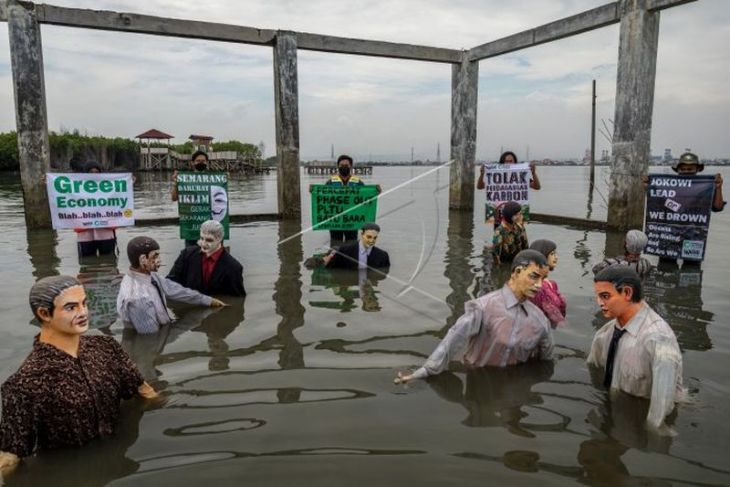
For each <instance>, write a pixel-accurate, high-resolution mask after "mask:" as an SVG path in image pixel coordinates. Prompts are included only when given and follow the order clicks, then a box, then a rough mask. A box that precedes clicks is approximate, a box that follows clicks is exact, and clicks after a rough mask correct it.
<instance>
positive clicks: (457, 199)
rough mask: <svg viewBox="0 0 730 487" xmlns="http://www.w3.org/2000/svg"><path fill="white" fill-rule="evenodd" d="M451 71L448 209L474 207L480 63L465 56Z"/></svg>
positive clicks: (469, 208)
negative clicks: (450, 161) (450, 162)
mask: <svg viewBox="0 0 730 487" xmlns="http://www.w3.org/2000/svg"><path fill="white" fill-rule="evenodd" d="M463 59H464V60H463V61H462V62H461V64H455V65H454V66H453V68H452V71H451V160H452V161H453V163H452V164H451V167H450V168H449V208H451V209H452V210H472V209H473V208H474V161H475V158H476V146H477V93H478V88H479V63H478V62H476V61H469V60H468V59H467V58H466V53H464V57H463Z"/></svg>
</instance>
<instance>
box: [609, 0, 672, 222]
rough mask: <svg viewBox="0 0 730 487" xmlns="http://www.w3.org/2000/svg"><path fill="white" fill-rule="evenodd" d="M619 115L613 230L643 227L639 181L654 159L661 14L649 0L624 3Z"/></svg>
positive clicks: (611, 213) (611, 210) (613, 174)
mask: <svg viewBox="0 0 730 487" xmlns="http://www.w3.org/2000/svg"><path fill="white" fill-rule="evenodd" d="M619 8H620V9H621V10H620V11H621V30H620V38H619V51H618V73H617V79H616V115H615V117H614V123H615V126H614V133H613V145H612V152H613V153H612V162H611V186H610V188H611V189H610V193H609V199H608V219H607V222H608V224H609V225H611V226H613V227H616V228H620V229H627V228H642V227H643V222H644V206H645V190H644V188H643V185H642V183H641V176H642V175H644V174H646V173H647V169H648V166H649V158H650V156H651V117H652V111H653V108H654V79H655V77H656V57H657V47H658V42H659V12H649V11H647V10H646V1H645V0H621V2H620V4H619Z"/></svg>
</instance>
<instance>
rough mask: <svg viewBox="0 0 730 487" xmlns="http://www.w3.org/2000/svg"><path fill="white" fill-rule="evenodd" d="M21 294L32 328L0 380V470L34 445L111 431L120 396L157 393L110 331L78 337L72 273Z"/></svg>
mask: <svg viewBox="0 0 730 487" xmlns="http://www.w3.org/2000/svg"><path fill="white" fill-rule="evenodd" d="M29 301H30V308H31V310H32V312H33V315H34V316H35V318H36V319H37V320H38V322H39V323H40V333H39V334H38V335H36V337H35V339H34V341H33V349H32V351H31V352H30V354H29V355H28V357H27V358H26V359H25V361H24V362H23V364H22V365H21V366H20V368H19V369H18V370H17V372H15V373H14V374H13V375H11V376H10V377H9V378H8V380H7V381H5V383H4V384H3V385H2V403H3V404H2V405H3V407H2V421H0V473H2V474H3V475H4V474H6V473H7V472H8V471H9V470H10V469H12V468H14V467H15V466H16V465H17V464H18V463H19V462H20V460H21V459H22V458H25V457H29V456H31V455H32V454H33V453H35V452H36V450H44V449H53V448H62V447H79V446H81V445H84V444H86V443H89V442H90V441H92V440H94V439H96V438H99V437H105V436H109V435H111V434H112V433H114V430H115V428H116V426H117V423H118V422H119V417H120V410H119V403H120V401H121V400H122V399H131V398H132V397H135V396H140V397H142V398H144V399H156V398H158V397H159V396H158V394H157V392H156V391H155V390H154V389H153V388H152V386H150V385H149V384H148V383H147V382H145V381H144V378H143V377H142V375H141V374H140V373H139V370H138V369H137V366H136V365H134V363H133V362H132V360H131V359H130V358H129V356H128V355H127V354H126V353H125V352H124V350H123V349H122V347H121V346H120V345H119V343H117V341H116V340H115V339H114V338H113V337H107V336H98V335H95V336H84V333H85V332H86V331H87V330H88V328H89V313H88V308H87V307H86V293H85V291H84V287H83V286H82V285H81V283H80V282H79V281H78V280H77V279H75V278H73V277H71V276H52V277H45V278H43V279H40V280H39V281H38V282H36V283H35V284H34V285H33V287H32V288H31V290H30V295H29ZM1 483H2V475H0V484H1Z"/></svg>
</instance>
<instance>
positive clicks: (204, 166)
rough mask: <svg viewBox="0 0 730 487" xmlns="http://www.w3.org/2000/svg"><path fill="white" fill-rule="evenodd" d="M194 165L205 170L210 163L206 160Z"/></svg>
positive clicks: (196, 168)
mask: <svg viewBox="0 0 730 487" xmlns="http://www.w3.org/2000/svg"><path fill="white" fill-rule="evenodd" d="M194 167H195V170H196V171H205V170H206V169H208V165H207V164H206V163H204V162H198V163H197V164H195V166H194Z"/></svg>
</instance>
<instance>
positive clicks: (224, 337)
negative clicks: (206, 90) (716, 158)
mask: <svg viewBox="0 0 730 487" xmlns="http://www.w3.org/2000/svg"><path fill="white" fill-rule="evenodd" d="M428 169H430V168H382V169H380V168H378V169H376V170H375V174H374V175H373V176H372V178H371V179H372V180H373V181H375V182H378V183H380V184H382V185H383V187H384V188H385V189H387V188H392V187H394V186H395V185H397V184H399V183H400V182H403V181H405V180H407V179H409V178H411V177H413V176H415V175H418V174H421V173H422V172H424V171H426V170H428ZM708 169H709V171H714V168H708ZM722 172H723V174H724V175H725V179H726V181H730V171H728V170H723V171H722ZM601 174H602V171H599V178H598V179H599V185H598V192H596V193H595V194H594V195H593V198H592V200H589V196H588V185H587V183H586V181H587V170H586V169H584V168H568V167H565V168H540V178H541V180H542V182H543V187H544V188H545V189H544V190H542V191H540V192H537V193H534V196H533V203H532V207H533V211H535V212H540V213H551V214H562V215H566V216H575V217H586V216H587V215H589V214H590V216H591V217H593V218H597V219H600V218H605V212H606V208H605V207H606V205H605V202H604V200H603V198H602V196H601V195H606V191H605V184H604V182H603V179H604V178H603V177H602V176H601ZM314 181H315V178H312V179H311V180H310V179H308V178H307V176H304V177H303V181H302V184H303V186H306V185H307V184H309V182H314ZM447 182H448V173H447V172H445V171H444V172H442V173H433V174H431V175H429V176H426V177H424V178H421V179H419V180H417V181H416V182H415V183H413V184H412V185H408V186H405V187H404V188H402V189H401V190H399V191H398V192H397V193H395V194H391V195H388V196H386V197H384V198H382V200H381V201H380V210H379V223H380V224H381V226H382V227H383V232H382V234H381V239H380V240H381V242H380V245H381V246H382V247H383V248H385V249H386V250H388V251H389V252H390V255H391V260H392V261H393V264H394V265H393V267H392V269H391V277H390V278H389V279H385V280H376V279H373V280H371V281H369V282H367V283H358V281H357V279H353V278H352V277H351V276H348V275H343V274H331V273H327V272H321V271H319V272H312V271H308V270H306V269H304V267H303V266H302V262H303V260H304V258H306V257H307V256H309V255H311V254H312V253H314V252H315V251H316V250H318V249H320V248H322V247H323V246H324V245H325V244H326V241H327V238H326V232H314V233H312V232H308V233H304V235H303V236H301V237H297V238H294V239H291V240H288V241H287V242H286V243H284V244H282V245H277V242H278V241H280V240H282V239H284V238H286V237H288V236H290V235H292V234H295V233H297V232H299V231H301V230H303V229H306V227H307V226H308V223H309V211H308V209H307V208H305V215H304V218H303V224H302V225H301V226H300V225H298V224H292V223H289V222H281V223H270V222H267V223H260V224H255V223H254V224H247V225H237V226H234V227H233V228H232V231H231V235H232V237H231V240H230V246H231V251H232V253H233V254H234V255H235V256H237V257H238V258H239V259H240V260H241V261H242V263H243V264H244V268H245V271H244V275H245V282H246V289H247V291H248V292H249V295H248V296H247V297H246V298H245V301H244V300H230V301H231V304H232V306H231V307H229V308H225V309H224V310H221V311H218V312H211V311H210V310H207V309H206V310H199V309H180V308H177V309H176V310H175V311H176V313H177V315H178V316H179V317H180V320H179V321H178V322H177V323H176V324H175V325H174V326H172V327H171V328H170V329H169V330H166V332H165V333H164V334H162V335H160V336H154V337H145V336H136V335H129V334H124V333H122V328H121V326H119V324H117V323H115V322H114V315H113V303H114V300H115V292H116V291H115V285H118V283H119V279H120V272H124V270H125V269H126V267H127V263H126V257H125V256H124V254H123V253H122V255H121V256H120V259H119V262H118V263H117V262H116V261H115V260H114V259H111V260H109V259H107V260H98V259H91V260H85V261H84V262H82V263H79V261H78V258H77V256H76V247H75V240H74V238H75V235H74V234H73V232H71V231H67V232H66V231H62V232H58V233H57V235H54V234H53V232H28V231H26V229H25V226H24V223H23V217H22V200H21V196H20V187H19V181H18V180H17V176H12V175H0V218H2V222H3V224H4V225H3V226H4V231H3V232H2V233H0V245H1V248H2V249H3V251H2V252H1V253H0V292H1V293H2V296H3V300H2V302H0V315H1V316H3V318H4V319H3V320H2V321H0V332H1V333H2V337H3V338H2V341H1V342H0V380H5V379H6V378H7V377H8V376H9V375H10V374H11V373H12V372H14V371H15V370H16V369H17V367H18V366H19V364H20V363H21V362H22V360H23V359H24V358H25V356H26V355H27V354H28V352H29V350H30V345H31V341H32V338H33V336H34V335H35V334H36V333H37V328H35V327H34V326H32V325H31V324H29V323H30V321H31V312H30V310H29V309H28V305H27V295H28V289H29V287H30V286H31V284H32V283H33V281H34V280H35V279H36V278H37V277H41V276H45V275H50V274H56V273H64V274H72V275H79V276H80V277H81V278H82V279H83V280H84V281H85V283H86V284H87V286H88V288H89V289H90V294H92V295H93V297H94V309H95V310H96V311H97V312H96V315H95V320H94V326H95V327H96V328H97V330H95V331H94V332H93V333H109V334H112V335H114V336H116V337H117V338H118V339H119V340H120V341H121V342H122V344H123V345H124V347H125V348H126V349H127V350H128V351H129V352H130V354H131V355H132V356H133V357H134V359H135V360H136V362H137V363H138V365H139V367H140V369H141V370H142V371H143V372H144V374H145V376H146V377H148V379H149V380H151V381H152V382H153V383H154V385H155V386H156V387H157V388H159V389H163V390H165V391H166V393H167V394H169V395H170V401H169V403H168V404H167V405H166V406H164V407H163V408H161V409H155V410H146V411H145V410H143V409H142V408H141V407H140V404H139V403H137V402H129V403H126V404H125V406H124V411H125V417H124V420H123V422H122V424H121V425H120V431H119V434H118V435H117V436H115V437H114V438H111V439H107V440H104V441H98V442H95V443H94V444H93V445H89V446H87V447H85V448H81V449H73V450H63V451H56V452H44V453H42V454H40V455H38V456H36V457H34V458H32V459H30V460H29V461H27V462H26V464H25V465H23V466H22V468H20V469H19V470H18V471H17V472H16V473H15V474H14V475H13V476H12V477H11V478H10V479H8V480H6V485H34V486H42V485H67V484H68V485H74V486H78V485H105V484H112V485H120V486H121V485H135V486H139V485H167V484H173V483H174V484H175V485H178V486H179V485H201V484H203V483H204V482H205V483H210V484H211V485H240V484H242V483H244V482H247V483H249V484H250V485H342V484H352V485H375V484H377V485H419V486H425V485H439V486H442V485H446V484H457V483H458V484H459V485H472V484H474V485H476V484H480V485H483V484H485V482H488V483H490V484H494V485H521V484H525V485H528V484H529V485H533V484H535V483H538V482H539V483H541V484H543V485H565V484H569V483H576V482H580V483H585V484H605V485H619V484H632V485H633V484H641V485H647V484H649V485H653V484H659V485H665V484H684V485H687V484H690V485H729V484H730V466H728V464H727V446H728V444H729V443H730V442H729V441H728V439H727V438H728V435H729V434H730V426H729V425H728V422H727V419H726V417H727V413H726V409H727V401H728V399H729V398H730V386H728V383H729V382H730V380H729V379H730V371H729V369H728V354H729V352H730V333H728V319H727V318H726V317H727V316H730V300H729V299H728V298H729V297H730V293H728V291H727V287H726V282H727V276H728V275H730V264H729V263H728V257H730V254H729V253H728V250H727V242H728V241H730V211H726V212H725V213H720V214H713V216H712V220H713V222H712V226H711V232H710V242H709V248H708V251H707V257H706V261H705V263H704V264H703V266H702V270H697V269H694V270H691V271H690V270H684V271H680V270H678V269H661V272H658V273H657V274H656V276H655V277H654V278H653V279H652V280H651V281H650V283H649V285H648V289H647V295H648V300H649V301H650V302H651V304H652V305H653V306H654V307H655V308H656V309H657V311H659V312H660V313H661V314H662V315H663V316H665V318H667V320H668V322H669V323H670V324H671V325H672V326H673V328H674V329H675V332H676V333H677V336H678V339H679V342H680V345H681V347H682V350H683V357H684V378H685V384H686V385H688V386H689V387H690V389H691V390H692V391H693V396H694V399H695V401H694V403H693V404H691V405H682V406H680V407H679V408H678V410H677V413H676V415H675V417H674V419H673V427H674V429H675V430H676V432H677V436H676V437H674V438H658V437H653V436H652V435H648V434H647V433H646V431H645V430H644V428H643V426H642V421H643V418H644V417H645V415H646V402H645V401H642V400H636V399H632V398H628V397H625V398H623V399H621V400H617V401H614V402H612V403H611V404H610V405H609V404H608V403H607V401H606V394H605V393H604V391H603V390H602V389H600V388H596V387H594V386H593V385H592V383H591V380H590V377H589V374H588V370H587V368H586V366H585V363H584V359H585V354H586V351H587V349H588V346H589V344H590V340H591V337H592V335H593V332H594V331H595V327H596V326H597V325H598V324H599V323H600V319H598V320H597V319H596V317H595V313H596V311H597V308H596V306H595V304H594V301H593V297H592V280H591V279H592V274H591V273H590V267H591V265H592V263H594V262H596V261H598V260H599V259H601V258H602V257H603V253H604V250H605V249H606V246H607V245H608V247H609V253H610V254H615V253H618V251H619V247H620V236H616V235H609V236H608V238H607V236H606V235H605V234H604V233H601V232H587V231H583V230H576V229H571V228H564V227H558V226H547V225H541V224H530V225H529V227H528V234H529V237H530V238H531V239H536V238H550V239H553V240H555V241H556V242H558V250H559V253H560V263H559V265H558V269H557V270H556V272H555V273H554V274H553V277H554V278H555V280H557V282H558V283H559V285H560V288H561V290H562V291H563V293H564V294H565V295H566V297H567V300H568V319H569V322H570V325H569V327H568V328H565V329H560V330H558V331H556V333H555V340H556V342H557V344H558V346H557V348H556V352H557V358H556V360H555V361H554V363H553V364H545V363H534V364H528V365H523V366H519V367H513V368H510V369H505V370H496V369H486V370H477V371H469V372H466V371H458V370H456V371H453V372H451V373H445V374H442V375H441V376H439V377H438V378H436V379H435V380H432V381H429V382H428V383H425V382H420V383H417V384H412V385H409V386H408V387H405V388H403V387H396V386H394V385H393V384H392V378H393V376H394V373H395V371H396V370H397V369H399V368H405V367H415V366H417V365H419V364H420V363H421V362H422V361H423V359H424V358H425V357H426V356H427V355H428V354H429V353H430V352H431V351H432V350H433V348H434V347H435V345H436V343H437V341H438V340H439V338H440V337H441V336H443V334H444V333H445V332H446V330H447V329H448V327H449V326H450V325H451V324H453V323H454V321H455V320H456V318H457V317H458V316H459V315H460V314H461V312H462V310H463V303H464V301H466V300H468V299H470V298H471V297H473V296H475V295H476V294H477V293H478V292H479V286H480V284H479V281H480V277H481V274H482V270H481V268H482V265H483V262H484V257H483V255H482V248H483V244H484V241H485V240H486V239H487V238H488V236H489V234H490V230H489V228H488V227H487V226H486V225H484V224H482V223H481V222H480V217H479V211H477V212H476V215H475V216H472V215H464V214H460V213H455V212H449V211H448V209H447V208H448V205H447V198H448V187H447V186H446V183H447ZM168 184H169V183H168V182H167V178H166V177H158V176H157V175H141V176H140V177H139V178H138V188H137V196H136V200H137V207H138V209H140V210H141V211H140V213H142V214H143V216H144V215H148V216H152V215H155V216H157V215H163V214H170V215H174V214H175V209H174V206H173V205H172V204H171V203H170V202H169V201H168V191H169V186H168ZM232 187H233V191H232V193H233V198H232V207H233V211H234V212H235V213H262V212H267V211H275V198H276V183H275V175H270V176H264V177H257V178H251V179H247V180H241V181H237V182H234V183H232ZM726 190H728V188H727V183H726ZM303 194H307V193H306V191H305V192H303ZM477 198H478V200H477V201H478V202H479V203H481V201H482V195H481V194H478V195H477ZM589 201H590V204H588V202H589ZM305 207H306V205H305ZM140 234H148V235H152V236H154V237H155V238H157V239H158V240H159V241H160V243H161V246H162V253H163V272H165V271H166V270H168V269H169V268H170V265H171V264H172V261H173V260H174V258H175V256H176V255H177V253H178V252H179V250H180V249H181V242H180V240H179V239H178V238H177V228H173V227H158V228H155V227H146V228H132V229H125V230H121V231H119V238H120V245H121V248H122V249H124V248H125V245H126V242H127V241H128V240H129V239H130V238H131V237H133V236H136V235H140Z"/></svg>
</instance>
